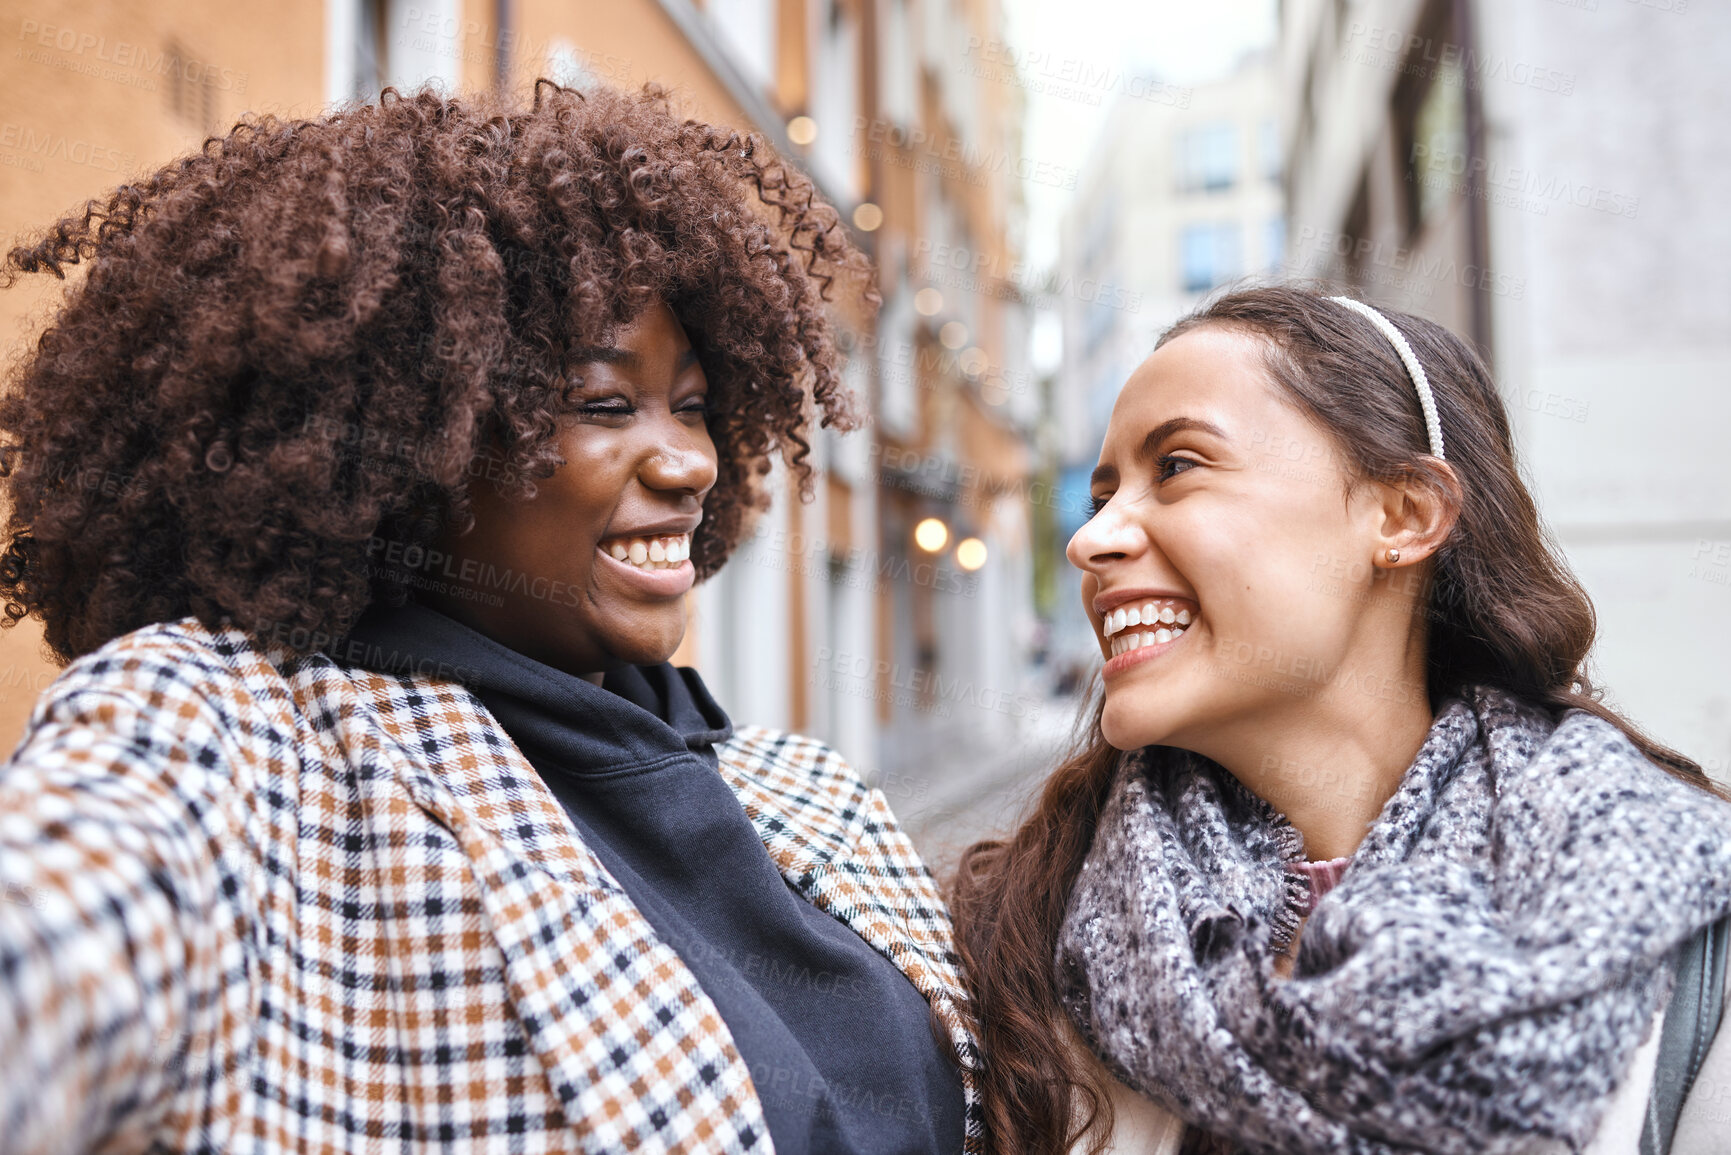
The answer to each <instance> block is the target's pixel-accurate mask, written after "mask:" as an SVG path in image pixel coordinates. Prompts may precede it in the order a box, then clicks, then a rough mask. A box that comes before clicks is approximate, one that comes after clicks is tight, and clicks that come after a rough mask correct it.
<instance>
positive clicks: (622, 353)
mask: <svg viewBox="0 0 1731 1155" xmlns="http://www.w3.org/2000/svg"><path fill="white" fill-rule="evenodd" d="M571 361H572V363H573V364H575V365H623V366H624V367H625V368H627V369H635V368H637V366H638V364H639V361H640V359H639V358H638V356H637V354H636V353H633V352H632V351H631V350H629V349H616V348H614V347H613V346H611V345H592V346H585V347H583V348H578V349H573V350H572V351H571ZM695 364H697V350H696V349H693V348H691V347H690V346H689V345H687V346H686V347H685V351H684V352H682V353H680V354H679V359H678V360H677V361H675V362H674V365H673V368H674V371H675V372H678V373H683V372H685V370H687V369H689V368H691V367H692V366H693V365H695Z"/></svg>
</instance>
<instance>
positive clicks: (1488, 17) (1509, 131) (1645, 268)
mask: <svg viewBox="0 0 1731 1155" xmlns="http://www.w3.org/2000/svg"><path fill="white" fill-rule="evenodd" d="M1282 21H1283V26H1282V29H1281V45H1282V69H1281V72H1282V88H1283V92H1284V98H1283V100H1282V102H1281V106H1282V108H1283V109H1285V110H1286V111H1287V116H1286V118H1285V121H1284V128H1283V134H1284V135H1285V137H1286V139H1287V140H1288V152H1289V155H1290V160H1289V165H1288V177H1287V188H1288V194H1289V199H1288V204H1289V214H1290V215H1289V221H1288V227H1287V233H1288V240H1289V252H1288V258H1287V259H1288V264H1289V267H1290V268H1291V269H1292V270H1293V271H1295V272H1298V273H1301V274H1304V275H1308V276H1316V277H1326V278H1330V279H1333V280H1337V281H1339V282H1341V283H1342V284H1344V285H1346V286H1349V287H1351V288H1352V289H1354V290H1356V291H1357V292H1359V293H1361V294H1363V295H1364V296H1365V297H1366V298H1367V299H1369V300H1371V301H1373V302H1380V303H1386V304H1388V305H1390V306H1393V307H1397V308H1403V309H1408V310H1411V311H1413V312H1417V313H1420V314H1422V315H1425V316H1428V317H1430V318H1432V319H1434V320H1437V321H1440V322H1442V323H1443V324H1446V325H1448V326H1450V327H1451V328H1452V329H1454V330H1455V331H1456V332H1458V333H1461V334H1463V335H1465V336H1468V337H1470V338H1471V339H1472V340H1474V341H1475V342H1476V343H1477V345H1478V346H1479V348H1480V349H1481V351H1483V352H1485V353H1486V354H1487V356H1488V357H1489V358H1490V361H1491V364H1492V367H1493V370H1494V372H1495V374H1496V377H1497V380H1498V382H1499V387H1500V389H1501V391H1502V393H1503V396H1504V399H1505V403H1506V405H1507V408H1508V411H1509V414H1510V416H1511V419H1512V420H1513V422H1514V425H1515V428H1516V436H1517V444H1518V449H1519V453H1520V456H1521V460H1522V466H1523V470H1524V472H1525V475H1526V477H1527V478H1528V479H1529V483H1530V484H1531V486H1532V487H1533V489H1534V491H1535V494H1536V496H1537V498H1538V501H1539V507H1540V511H1541V514H1542V516H1543V517H1544V519H1545V521H1546V523H1547V524H1548V526H1549V528H1550V531H1551V532H1552V533H1553V535H1554V536H1555V538H1556V540H1557V541H1558V542H1559V543H1560V545H1561V546H1562V548H1563V550H1564V552H1565V554H1566V555H1567V558H1568V561H1569V564H1570V565H1571V567H1572V568H1573V569H1574V571H1575V573H1576V574H1577V575H1578V576H1579V577H1580V578H1581V579H1582V581H1583V582H1584V583H1585V585H1586V587H1587V590H1588V593H1589V594H1590V595H1591V596H1592V598H1593V601H1594V604H1595V606H1596V607H1597V610H1598V614H1599V628H1600V637H1599V644H1598V647H1597V649H1596V651H1595V658H1594V670H1595V675H1596V678H1597V680H1598V681H1599V682H1600V684H1602V685H1603V686H1605V687H1606V688H1607V689H1608V698H1609V700H1610V701H1611V702H1612V703H1613V704H1614V705H1616V706H1617V707H1619V708H1620V709H1623V710H1625V711H1626V712H1628V713H1629V714H1630V715H1631V716H1632V717H1633V718H1634V719H1635V720H1637V721H1638V722H1639V723H1640V724H1642V725H1644V726H1646V727H1648V728H1649V729H1650V730H1651V732H1653V733H1654V734H1655V735H1656V736H1657V737H1658V738H1659V739H1660V740H1662V741H1664V742H1667V743H1669V744H1671V745H1674V746H1676V747H1677V748H1679V749H1681V750H1682V751H1683V752H1684V753H1685V754H1688V755H1690V756H1691V757H1693V758H1695V759H1697V760H1698V761H1700V762H1702V763H1703V764H1704V765H1705V766H1706V767H1707V768H1708V770H1709V771H1710V772H1711V773H1713V774H1714V775H1715V776H1716V777H1718V778H1720V779H1722V780H1723V779H1727V778H1728V777H1731V680H1728V679H1727V677H1726V660H1727V650H1726V647H1727V645H1728V644H1731V469H1728V468H1727V466H1726V464H1725V462H1726V448H1725V439H1726V436H1727V433H1728V431H1731V278H1727V277H1726V275H1725V269H1726V267H1727V264H1728V263H1731V218H1728V217H1727V214H1726V213H1725V211H1724V208H1723V206H1722V204H1721V203H1720V202H1721V201H1722V200H1723V198H1722V197H1721V196H1719V195H1717V191H1716V190H1723V189H1725V188H1727V187H1731V160H1728V159H1727V157H1726V154H1725V150H1724V149H1723V148H1722V147H1720V142H1719V139H1718V138H1719V137H1720V136H1721V135H1722V127H1721V126H1723V125H1724V124H1725V123H1726V120H1727V117H1728V116H1731V80H1728V79H1727V76H1726V73H1725V69H1724V62H1725V61H1726V60H1727V59H1731V8H1727V7H1726V6H1725V5H1723V4H1700V3H1693V2H1691V0H1571V2H1565V0H1554V2H1551V3H1504V2H1502V0H1495V2H1492V0H1356V2H1352V3H1347V2H1342V0H1287V2H1286V3H1285V4H1283V6H1282Z"/></svg>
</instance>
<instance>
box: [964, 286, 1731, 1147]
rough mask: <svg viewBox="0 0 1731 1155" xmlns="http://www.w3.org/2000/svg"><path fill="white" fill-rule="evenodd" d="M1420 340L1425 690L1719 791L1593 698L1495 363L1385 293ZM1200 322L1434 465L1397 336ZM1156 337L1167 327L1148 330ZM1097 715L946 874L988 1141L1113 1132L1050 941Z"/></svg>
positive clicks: (1341, 322) (1084, 838)
mask: <svg viewBox="0 0 1731 1155" xmlns="http://www.w3.org/2000/svg"><path fill="white" fill-rule="evenodd" d="M1384 313H1385V315H1387V316H1388V317H1389V318H1390V319H1391V320H1392V321H1393V322H1394V323H1395V325H1396V326H1398V327H1399V328H1400V330H1401V331H1402V332H1403V333H1404V334H1405V335H1406V337H1407V340H1408V341H1409V342H1410V343H1411V344H1412V346H1413V349H1414V351H1415V352H1416V353H1417V354H1418V358H1419V361H1420V363H1421V364H1423V366H1424V367H1425V372H1426V374H1427V375H1428V376H1429V378H1430V382H1431V387H1432V389H1433V390H1434V392H1435V394H1436V401H1437V406H1438V409H1439V411H1440V414H1441V418H1442V427H1443V430H1444V435H1445V437H1446V438H1447V447H1448V466H1447V467H1448V468H1452V469H1453V471H1454V473H1455V474H1456V476H1457V477H1458V479H1459V486H1458V490H1457V489H1456V488H1455V487H1452V486H1448V485H1438V486H1436V487H1435V488H1436V489H1438V490H1439V491H1440V492H1444V493H1449V492H1459V493H1460V503H1459V515H1458V518H1457V520H1456V522H1455V526H1454V529H1453V531H1452V532H1451V534H1450V537H1449V538H1448V540H1447V542H1446V543H1445V545H1444V546H1443V548H1442V549H1441V550H1440V551H1439V552H1438V554H1437V557H1436V561H1435V565H1434V570H1433V573H1432V576H1431V581H1430V586H1429V598H1428V602H1427V604H1426V605H1424V606H1423V607H1422V612H1423V613H1425V614H1426V616H1427V618H1428V620H1429V628H1428V657H1427V668H1426V684H1427V690H1428V692H1429V695H1430V698H1431V702H1432V705H1433V707H1434V706H1435V705H1436V704H1438V702H1439V701H1440V700H1441V699H1442V698H1445V697H1448V696H1450V695H1452V694H1455V693H1456V692H1458V691H1459V690H1461V689H1462V688H1463V687H1466V686H1468V685H1472V684H1476V683H1486V684H1490V685H1495V686H1500V687H1503V688H1505V689H1507V690H1510V691H1513V692H1514V693H1516V694H1518V695H1520V696H1521V697H1523V698H1525V699H1526V700H1528V701H1531V702H1536V703H1541V704H1543V705H1544V706H1546V707H1547V708H1549V709H1550V710H1551V711H1552V713H1553V714H1554V715H1560V714H1561V713H1562V712H1563V711H1565V710H1585V711H1587V712H1588V713H1590V714H1593V715H1595V716H1597V717H1600V718H1603V719H1605V720H1606V721H1609V722H1611V723H1613V724H1615V725H1616V726H1618V727H1619V728H1620V729H1622V730H1623V732H1624V733H1626V734H1627V735H1628V736H1629V737H1630V739H1631V740H1632V741H1633V742H1634V743H1635V744H1636V745H1637V746H1638V747H1640V749H1641V750H1642V752H1643V753H1645V754H1646V755H1647V757H1649V758H1650V759H1652V760H1653V761H1654V762H1655V763H1657V764H1658V765H1659V766H1660V767H1662V768H1664V769H1665V770H1666V771H1667V772H1669V773H1671V774H1673V775H1675V776H1676V777H1678V778H1681V779H1683V780H1684V781H1687V782H1690V783H1692V784H1694V785H1696V786H1699V787H1701V788H1702V789H1706V790H1709V791H1712V792H1714V793H1722V792H1720V791H1719V790H1718V789H1717V788H1716V787H1715V786H1714V785H1713V783H1712V782H1711V781H1710V780H1709V779H1708V778H1707V777H1706V775H1705V774H1703V773H1702V771H1701V768H1700V767H1699V766H1697V765H1696V764H1695V763H1694V762H1692V761H1690V760H1689V759H1687V758H1685V757H1683V756H1682V755H1681V754H1678V753H1677V752H1675V751H1673V750H1670V749H1667V748H1666V747H1664V746H1661V745H1659V744H1658V743H1656V742H1654V741H1653V740H1652V739H1650V738H1648V737H1647V736H1646V735H1644V734H1642V733H1641V732H1640V731H1639V730H1638V729H1637V728H1636V727H1635V726H1633V725H1632V724H1631V723H1630V722H1629V721H1628V720H1627V719H1625V718H1622V717H1620V716H1619V715H1617V714H1616V713H1615V712H1613V711H1612V710H1611V709H1610V708H1609V707H1607V706H1606V705H1605V704H1604V703H1603V702H1602V701H1600V698H1599V694H1600V692H1599V691H1598V690H1597V689H1596V688H1595V687H1594V686H1593V684H1592V683H1591V682H1590V681H1589V680H1588V677H1587V674H1586V671H1585V669H1584V663H1585V661H1586V658H1587V654H1588V652H1589V651H1590V650H1591V649H1592V645H1593V637H1594V633H1595V629H1596V626H1595V621H1594V615H1593V606H1592V603H1591V602H1590V601H1588V599H1587V595H1586V593H1585V591H1583V590H1582V588H1581V585H1580V583H1579V582H1578V581H1576V580H1575V578H1574V576H1573V575H1572V574H1570V572H1569V571H1568V569H1567V567H1566V566H1565V565H1564V564H1563V562H1562V561H1561V560H1560V558H1559V557H1558V554H1557V551H1556V549H1555V548H1554V546H1553V545H1552V543H1551V541H1550V540H1549V538H1548V537H1547V535H1546V533H1545V530H1544V528H1543V527H1542V525H1541V523H1540V521H1539V515H1538V510H1537V508H1536V507H1535V506H1534V504H1533V499H1532V497H1531V495H1530V494H1529V493H1528V492H1527V489H1526V486H1525V485H1523V484H1522V482H1521V478H1520V474H1519V472H1518V470H1517V468H1516V464H1515V452H1514V442H1513V438H1512V437H1511V435H1510V429H1509V422H1508V416H1507V414H1506V413H1505V411H1504V409H1503V403H1502V399H1501V397H1500V396H1499V395H1498V393H1497V390H1496V387H1495V385H1494V384H1493V383H1492V381H1491V376H1490V373H1489V372H1488V370H1487V369H1486V368H1485V365H1484V362H1483V361H1482V360H1481V359H1480V358H1479V356H1478V355H1477V354H1476V353H1475V352H1474V351H1473V349H1472V348H1471V347H1470V346H1468V345H1467V344H1466V343H1465V342H1464V341H1462V340H1461V339H1459V338H1458V337H1456V336H1454V335H1453V334H1452V333H1450V332H1449V331H1448V330H1447V329H1444V328H1443V327H1442V326H1440V325H1436V324H1433V323H1432V322H1430V321H1426V320H1424V319H1422V318H1420V317H1415V316H1412V315H1409V314H1405V313H1398V312H1393V311H1389V310H1384ZM1204 326H1225V327H1229V328H1232V329H1235V330H1238V331H1240V332H1243V333H1246V334H1249V335H1251V336H1253V337H1255V338H1256V339H1257V340H1258V341H1259V343H1260V345H1261V347H1262V350H1263V354H1264V358H1265V362H1266V367H1267V370H1268V374H1269V376H1270V377H1271V378H1273V379H1274V381H1275V382H1277V383H1278V385H1279V386H1280V387H1281V388H1282V389H1283V390H1284V391H1285V393H1286V395H1287V396H1288V397H1289V399H1290V400H1291V401H1292V403H1293V404H1295V405H1296V406H1297V407H1298V408H1299V409H1300V410H1301V411H1302V412H1303V413H1305V414H1306V415H1308V416H1309V417H1310V418H1311V419H1312V420H1314V421H1315V422H1316V423H1317V425H1318V426H1319V427H1321V428H1322V429H1323V430H1325V431H1327V432H1328V433H1329V434H1330V435H1331V436H1332V438H1333V442H1334V447H1335V449H1336V450H1337V451H1338V452H1339V453H1340V454H1341V457H1342V460H1343V461H1344V462H1345V463H1346V466H1347V470H1348V473H1349V480H1350V479H1375V480H1380V481H1391V482H1392V481H1398V480H1400V479H1402V478H1410V477H1413V476H1415V475H1418V474H1423V473H1426V472H1431V471H1435V470H1436V469H1438V468H1443V467H1441V466H1439V465H1438V464H1437V463H1436V461H1435V459H1434V458H1430V457H1429V456H1428V444H1429V443H1428V441H1427V438H1426V434H1425V429H1424V424H1423V421H1422V418H1421V416H1420V411H1419V407H1418V403H1417V401H1416V399H1415V397H1414V395H1413V387H1412V383H1411V381H1410V380H1409V379H1408V377H1407V375H1406V370H1405V368H1404V367H1403V365H1402V364H1401V362H1400V360H1399V358H1398V357H1397V355H1396V354H1395V352H1394V349H1393V347H1392V346H1391V345H1390V344H1389V342H1388V341H1387V340H1386V339H1385V338H1384V337H1383V336H1382V335H1381V334H1380V333H1379V332H1378V331H1377V330H1376V329H1375V328H1373V327H1372V326H1371V324H1370V323H1369V322H1368V321H1366V320H1364V319H1363V318H1361V317H1359V316H1357V315H1356V314H1354V313H1351V312H1349V311H1348V310H1347V309H1345V308H1343V307H1341V306H1340V305H1338V304H1335V303H1333V302H1330V301H1327V300H1325V299H1324V297H1323V295H1322V294H1321V293H1318V292H1312V291H1310V290H1308V289H1305V288H1299V287H1293V286H1281V287H1269V288H1256V289H1248V290H1243V291H1239V292H1234V293H1230V294H1228V295H1226V296H1223V297H1221V298H1219V299H1218V300H1216V301H1214V302H1212V303H1210V304H1207V305H1205V306H1204V307H1203V308H1201V309H1200V310H1199V311H1197V312H1196V313H1194V314H1192V315H1191V316H1189V317H1187V318H1185V319H1184V320H1182V321H1180V322H1179V323H1178V324H1176V325H1174V326H1173V327H1172V328H1171V329H1169V330H1168V331H1167V332H1166V333H1165V334H1164V336H1162V337H1161V340H1160V344H1161V345H1164V344H1165V343H1167V342H1169V341H1171V340H1173V339H1174V338H1176V337H1179V336H1182V335H1183V334H1185V333H1188V332H1191V331H1193V330H1196V329H1199V328H1202V327H1204ZM1156 347H1158V346H1156ZM1090 698H1091V708H1090V709H1088V710H1087V711H1085V712H1084V717H1085V718H1088V719H1089V721H1087V722H1086V723H1085V725H1084V726H1083V728H1082V729H1081V730H1080V731H1079V733H1078V736H1077V740H1076V743H1075V747H1074V749H1073V750H1072V751H1071V753H1070V755H1069V756H1068V757H1066V758H1065V759H1064V760H1063V762H1062V763H1061V764H1060V765H1059V766H1058V768H1057V770H1056V771H1054V772H1053V774H1052V776H1051V777H1050V779H1048V781H1047V782H1046V784H1045V786H1044V788H1043V790H1042V792H1041V794H1040V796H1039V799H1038V801H1037V803H1036V805H1035V808H1034V810H1033V813H1032V814H1031V816H1030V817H1028V818H1027V819H1026V820H1025V821H1024V822H1023V823H1022V825H1021V827H1020V828H1019V829H1017V830H1016V831H1015V832H1014V833H1013V834H1012V835H1011V836H1010V837H1009V838H1008V839H1005V840H993V841H987V842H980V843H976V844H975V845H973V846H972V847H969V848H968V850H967V851H966V852H964V854H963V856H962V859H961V862H960V866H959V868H958V870H957V874H956V878H955V881H954V883H953V885H952V887H951V904H952V905H951V910H952V912H953V914H954V916H955V920H956V932H957V945H958V950H959V953H960V954H961V957H962V960H963V962H964V964H965V966H966V970H967V975H968V982H969V986H970V988H971V992H972V995H973V999H974V1004H975V1005H974V1010H975V1014H976V1015H977V1016H978V1018H979V1021H980V1024H981V1027H980V1038H981V1050H982V1052H983V1054H984V1063H985V1066H984V1072H983V1078H982V1087H983V1091H984V1094H985V1099H986V1110H987V1120H988V1123H989V1131H990V1135H991V1142H992V1146H993V1149H994V1150H995V1151H998V1152H1002V1153H1004V1155H1011V1153H1014V1155H1043V1153H1057V1152H1063V1151H1066V1150H1068V1149H1069V1148H1070V1147H1071V1146H1072V1144H1074V1143H1075V1142H1077V1141H1078V1140H1079V1139H1081V1138H1082V1137H1083V1136H1084V1135H1086V1136H1088V1138H1089V1141H1090V1149H1091V1150H1093V1151H1096V1152H1097V1151H1099V1150H1100V1149H1101V1148H1102V1146H1103V1144H1104V1143H1105V1141H1106V1140H1107V1138H1108V1137H1109V1134H1110V1131H1111V1124H1112V1119H1111V1106H1110V1102H1109V1100H1108V1098H1107V1084H1106V1082H1105V1079H1106V1078H1107V1077H1108V1076H1106V1075H1104V1074H1103V1073H1102V1071H1101V1068H1099V1067H1097V1066H1095V1065H1093V1064H1091V1063H1089V1062H1088V1061H1087V1058H1086V1056H1084V1055H1082V1054H1080V1053H1078V1051H1077V1050H1076V1049H1075V1048H1074V1047H1072V1046H1071V1045H1070V1042H1069V1038H1070V1037H1071V1036H1068V1034H1067V1029H1066V1023H1065V1022H1064V1012H1063V1010H1062V1008H1061V1007H1060V1005H1059V1002H1058V997H1057V991H1056V987H1055V982H1054V971H1053V966H1054V964H1053V957H1054V955H1055V953H1056V948H1057V937H1058V931H1059V928H1060V925H1061V924H1062V922H1063V919H1064V915H1065V911H1066V908H1067V906H1068V902H1069V896H1070V890H1071V888H1072V887H1073V886H1074V884H1075V880H1076V875H1077V873H1078V871H1079V870H1080V869H1081V865H1082V861H1083V859H1084V858H1085V857H1086V856H1087V853H1088V848H1089V846H1090V844H1091V843H1092V841H1093V837H1094V828H1095V824H1096V822H1097V820H1098V817H1099V814H1100V810H1101V807H1102V806H1103V805H1104V803H1105V799H1106V795H1107V793H1108V792H1109V790H1110V788H1111V785H1112V780H1113V777H1114V774H1115V773H1116V771H1117V769H1118V766H1119V763H1120V759H1121V758H1122V757H1123V755H1122V753H1121V752H1120V751H1118V750H1115V749H1113V748H1112V747H1111V746H1110V745H1108V744H1107V743H1106V740H1105V738H1104V737H1103V736H1102V735H1101V730H1100V718H1101V712H1102V710H1103V708H1104V702H1105V699H1104V695H1103V693H1102V692H1101V688H1100V685H1099V681H1098V678H1096V680H1095V684H1094V687H1093V691H1092V693H1091V695H1090Z"/></svg>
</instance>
